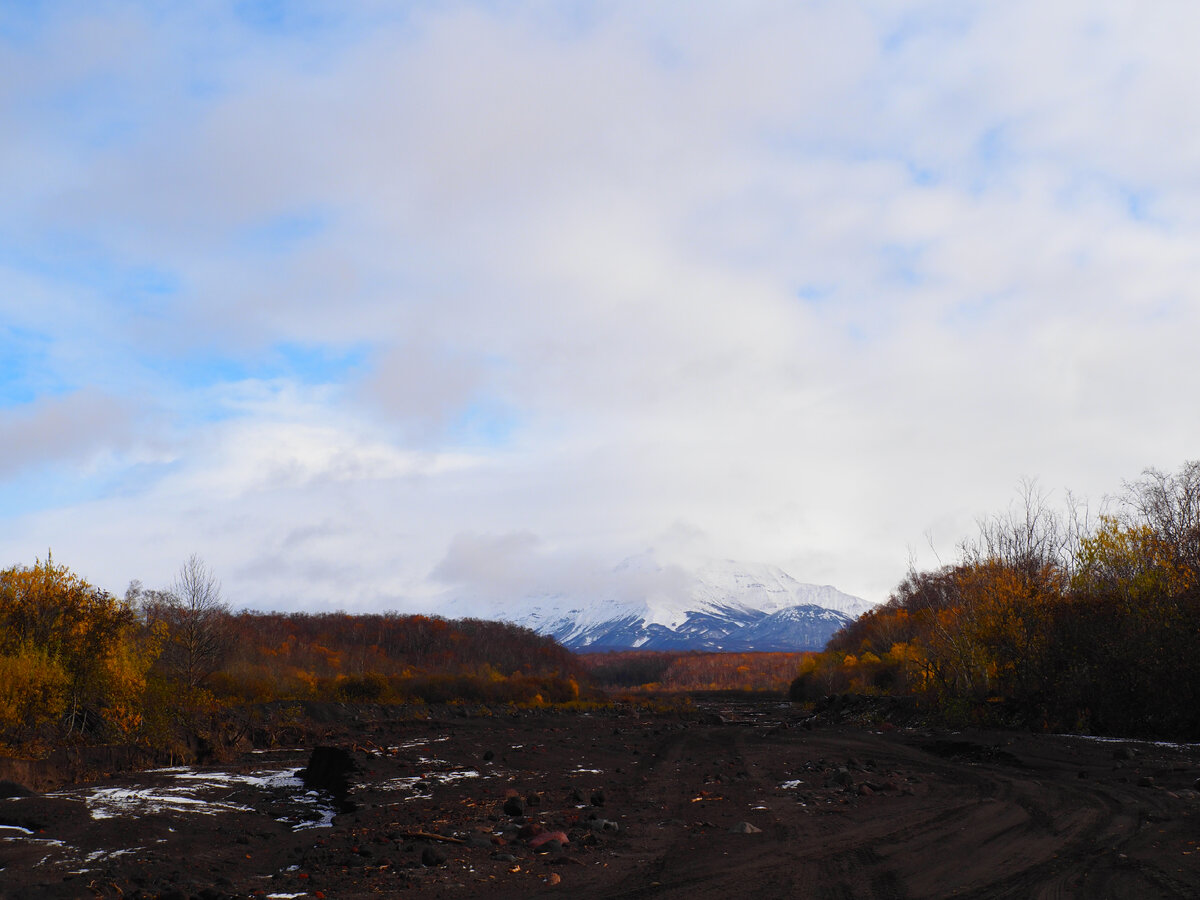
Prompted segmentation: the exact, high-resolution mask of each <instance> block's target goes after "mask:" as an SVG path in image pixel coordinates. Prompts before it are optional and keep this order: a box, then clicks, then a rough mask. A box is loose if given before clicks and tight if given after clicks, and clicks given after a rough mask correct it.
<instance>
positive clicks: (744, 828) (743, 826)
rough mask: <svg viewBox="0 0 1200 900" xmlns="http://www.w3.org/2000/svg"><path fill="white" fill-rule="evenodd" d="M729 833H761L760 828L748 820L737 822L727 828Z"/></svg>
mask: <svg viewBox="0 0 1200 900" xmlns="http://www.w3.org/2000/svg"><path fill="white" fill-rule="evenodd" d="M729 833H730V834H762V829H761V828H756V827H755V826H754V825H751V824H750V823H749V822H738V823H737V824H736V825H734V826H733V827H732V828H730V829H729Z"/></svg>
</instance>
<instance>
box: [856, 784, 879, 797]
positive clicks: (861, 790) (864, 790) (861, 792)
mask: <svg viewBox="0 0 1200 900" xmlns="http://www.w3.org/2000/svg"><path fill="white" fill-rule="evenodd" d="M874 793H875V792H874V791H873V790H871V786H870V785H869V784H860V785H859V786H858V796H860V797H870V796H871V795H872V794H874Z"/></svg>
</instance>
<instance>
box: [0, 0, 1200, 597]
mask: <svg viewBox="0 0 1200 900" xmlns="http://www.w3.org/2000/svg"><path fill="white" fill-rule="evenodd" d="M1198 38H1200V5H1197V4H1195V3H1194V2H1191V0H1161V2H1156V3H1152V4H1130V3H1122V2H1115V0H1111V2H1106V0H1049V2H1047V0H1003V2H971V0H945V2H942V0H933V2H915V0H914V2H897V0H886V2H885V0H878V2H860V3H845V2H835V0H828V2H825V0H814V2H778V3H774V2H740V3H736V4H732V3H710V2H677V3H665V2H646V0H636V2H632V0H631V2H612V3H601V2H582V0H580V2H571V0H562V2H536V0H530V2H520V0H490V2H455V0H446V2H437V3H432V2H417V0H413V2H384V0H331V2H321V0H288V2H280V0H257V2H230V0H225V2H221V0H214V2H204V3H185V2H158V0H145V2H133V0H128V2H124V0H80V2H45V3H40V2H15V0H14V2H7V3H4V4H3V5H2V6H0V566H7V565H14V564H22V565H30V564H32V563H33V562H34V561H35V560H36V559H38V558H44V557H45V555H46V553H47V552H48V551H52V552H53V555H54V558H55V560H56V561H57V562H60V563H64V564H66V565H68V566H70V567H71V568H72V569H73V570H75V571H76V572H79V573H80V574H82V575H84V576H85V577H87V578H89V579H90V580H91V581H93V582H94V583H96V584H98V585H100V586H102V587H105V588H107V589H109V590H111V591H113V592H115V593H120V592H123V591H124V589H125V586H126V585H127V584H128V582H129V581H130V580H132V579H139V580H141V581H143V582H144V583H145V584H146V585H147V586H165V585H167V584H169V583H170V581H171V579H172V577H173V575H174V573H175V572H176V571H177V570H178V569H179V566H180V565H181V564H182V562H183V561H184V560H185V559H186V558H187V557H188V556H189V555H191V554H193V553H195V554H198V555H199V556H201V557H202V558H203V559H204V560H205V561H207V563H208V564H209V565H210V566H211V568H212V569H213V571H214V572H215V573H216V574H217V575H218V577H220V579H221V581H222V584H223V588H224V593H225V597H226V599H227V600H228V601H230V602H231V603H232V604H233V605H234V606H238V607H240V606H248V607H254V608H261V609H280V610H293V609H304V610H313V611H325V610H330V609H342V608H344V609H348V610H355V611H374V610H385V609H396V610H409V609H418V608H432V609H436V608H439V607H438V604H440V603H441V602H442V601H443V600H444V599H445V598H447V597H450V596H460V595H471V596H475V597H478V598H483V599H485V600H486V601H488V602H490V603H492V604H493V605H494V606H495V608H496V609H497V610H498V611H499V612H500V613H502V611H503V607H504V604H505V603H507V602H509V601H511V600H512V598H515V597H517V596H521V595H528V594H539V593H555V592H559V591H574V592H577V593H579V594H580V595H581V596H583V597H584V598H585V599H586V596H587V591H588V583H589V580H590V579H592V578H593V577H594V578H603V577H605V576H606V573H608V574H611V573H612V571H613V570H614V568H615V567H617V566H618V565H619V564H620V563H621V561H622V560H624V559H626V558H628V557H630V556H634V555H638V554H647V553H650V554H653V556H654V558H656V559H660V560H667V561H672V560H673V561H684V560H698V559H706V558H715V559H736V560H745V561H750V562H757V563H769V564H774V565H780V566H782V567H784V568H785V569H786V570H787V571H788V572H789V573H791V574H792V575H793V576H794V577H796V578H797V579H799V580H800V581H806V582H812V583H817V584H833V585H835V586H837V587H838V588H840V589H842V590H844V591H847V592H849V593H852V594H856V595H859V596H861V597H864V598H866V599H868V600H870V601H881V600H884V599H886V597H887V595H888V593H889V591H890V590H891V589H892V588H893V587H894V586H895V585H896V584H897V583H898V582H899V581H900V579H901V578H902V577H903V576H904V573H905V570H906V568H907V566H908V565H909V563H910V562H915V564H917V565H920V566H932V565H936V564H937V563H938V561H939V560H942V561H946V560H948V559H949V558H950V557H952V556H953V555H954V548H955V545H956V544H957V543H958V542H959V541H960V540H961V539H963V538H964V537H966V536H969V535H970V534H971V533H972V531H973V529H974V527H975V522H976V521H977V519H978V518H979V517H980V516H985V515H988V514H991V513H996V512H1000V511H1003V510H1004V509H1005V508H1007V506H1008V505H1009V504H1010V503H1012V502H1013V500H1014V496H1015V493H1016V491H1017V490H1018V487H1019V484H1020V482H1021V480H1022V479H1037V481H1038V484H1039V485H1041V486H1043V487H1044V488H1045V489H1047V490H1049V491H1052V492H1054V493H1053V496H1055V497H1062V496H1065V493H1064V492H1065V491H1067V490H1070V491H1073V492H1074V493H1075V494H1077V495H1079V496H1081V497H1085V498H1087V499H1088V500H1089V501H1090V502H1091V503H1093V504H1099V503H1101V502H1102V501H1103V498H1104V497H1105V495H1107V494H1112V493H1115V492H1119V490H1120V488H1121V484H1122V481H1123V480H1128V479H1133V478H1136V477H1137V476H1138V474H1139V473H1140V472H1141V471H1142V470H1143V469H1144V468H1146V467H1148V466H1154V467H1158V468H1161V469H1164V470H1174V469H1176V468H1178V466H1179V465H1181V464H1182V463H1183V462H1184V461H1185V460H1187V459H1191V458H1196V457H1197V456H1200V449H1198V448H1200V417H1198V416H1197V415H1196V398H1197V397H1200V363H1198V362H1197V354H1196V350H1195V345H1196V338H1197V336H1198V335H1200V299H1198V294H1200V252H1198V251H1200V167H1198V166H1197V160H1200V56H1197V54H1195V52H1194V48H1195V45H1196V42H1197V39H1198Z"/></svg>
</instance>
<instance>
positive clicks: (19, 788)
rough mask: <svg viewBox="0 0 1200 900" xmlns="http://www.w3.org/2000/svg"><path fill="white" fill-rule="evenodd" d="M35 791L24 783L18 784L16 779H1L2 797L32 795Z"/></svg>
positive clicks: (0, 793) (0, 797)
mask: <svg viewBox="0 0 1200 900" xmlns="http://www.w3.org/2000/svg"><path fill="white" fill-rule="evenodd" d="M32 796H34V791H31V790H30V789H29V788H27V787H25V785H23V784H17V783H16V782H15V781H7V780H2V781H0V799H7V798H9V797H32Z"/></svg>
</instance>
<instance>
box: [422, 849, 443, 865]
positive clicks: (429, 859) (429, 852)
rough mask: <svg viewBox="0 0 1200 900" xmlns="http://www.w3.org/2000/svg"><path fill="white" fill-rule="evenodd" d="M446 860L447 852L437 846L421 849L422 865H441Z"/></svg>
mask: <svg viewBox="0 0 1200 900" xmlns="http://www.w3.org/2000/svg"><path fill="white" fill-rule="evenodd" d="M445 861H446V854H445V853H443V852H442V851H441V850H440V849H439V848H437V847H426V848H425V849H424V850H422V851H421V865H423V866H425V867H426V868H432V867H433V866H440V865H442V864H443V863H444V862H445Z"/></svg>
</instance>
